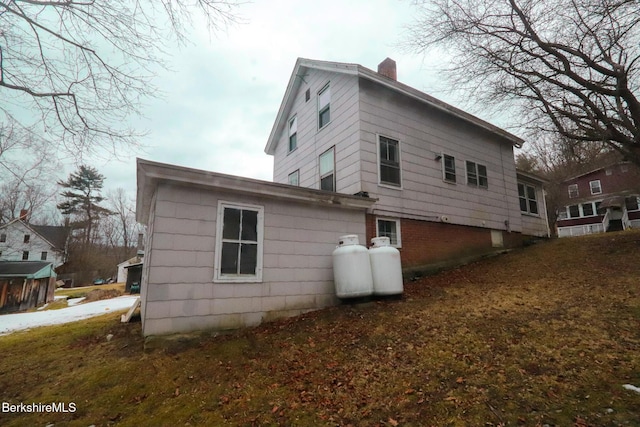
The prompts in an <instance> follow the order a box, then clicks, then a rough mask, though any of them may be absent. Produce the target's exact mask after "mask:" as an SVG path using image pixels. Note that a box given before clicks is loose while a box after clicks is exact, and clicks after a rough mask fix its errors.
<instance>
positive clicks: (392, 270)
mask: <svg viewBox="0 0 640 427" xmlns="http://www.w3.org/2000/svg"><path fill="white" fill-rule="evenodd" d="M369 259H370V261H371V273H372V275H373V293H374V295H397V294H401V293H402V292H403V286H402V264H401V262H400V251H398V250H397V249H396V248H394V247H393V246H391V241H390V240H389V238H388V237H374V238H373V239H371V247H370V248H369Z"/></svg>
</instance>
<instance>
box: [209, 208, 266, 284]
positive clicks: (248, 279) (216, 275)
mask: <svg viewBox="0 0 640 427" xmlns="http://www.w3.org/2000/svg"><path fill="white" fill-rule="evenodd" d="M224 208H232V209H247V210H253V211H257V212H258V224H257V233H258V236H257V240H258V250H257V252H258V253H257V257H256V258H257V259H256V274H255V275H236V276H234V275H226V276H223V275H222V274H221V273H220V263H221V257H222V227H223V225H224V224H223V223H224ZM263 248H264V206H259V205H250V204H245V203H236V202H227V201H224V200H219V201H218V215H217V224H216V252H215V254H214V256H215V261H214V270H213V282H215V283H260V282H262V255H263Z"/></svg>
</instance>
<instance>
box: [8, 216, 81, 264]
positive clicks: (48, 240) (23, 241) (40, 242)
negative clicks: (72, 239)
mask: <svg viewBox="0 0 640 427" xmlns="http://www.w3.org/2000/svg"><path fill="white" fill-rule="evenodd" d="M68 239H69V228H68V227H61V226H49V225H33V224H29V223H27V222H26V221H24V220H22V219H19V218H17V219H14V220H12V221H10V222H8V223H7V224H4V225H2V226H0V260H2V261H49V262H51V263H52V264H53V268H57V267H59V266H61V265H62V264H64V263H65V262H66V257H67V243H68Z"/></svg>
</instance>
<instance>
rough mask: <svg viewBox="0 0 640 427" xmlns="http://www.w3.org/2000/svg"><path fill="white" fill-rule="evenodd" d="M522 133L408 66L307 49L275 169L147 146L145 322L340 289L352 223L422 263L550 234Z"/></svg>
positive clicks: (284, 107) (158, 330) (274, 140)
mask: <svg viewBox="0 0 640 427" xmlns="http://www.w3.org/2000/svg"><path fill="white" fill-rule="evenodd" d="M522 143H523V141H522V140H521V139H520V138H518V137H516V136H514V135H512V134H510V133H508V132H506V131H504V130H502V129H499V128H497V127H495V126H493V125H491V124H489V123H487V122H485V121H483V120H480V119H478V118H477V117H474V116H472V115H470V114H468V113H465V112H464V111H461V110H459V109H457V108H455V107H452V106H450V105H447V104H445V103H443V102H441V101H439V100H437V99H435V98H433V97H431V96H429V95H427V94H424V93H422V92H420V91H418V90H416V89H413V88H410V87H408V86H406V85H403V84H402V83H399V82H398V81H397V80H396V74H395V63H394V62H393V61H391V60H389V59H387V60H385V61H384V62H383V63H382V64H381V67H380V69H379V72H374V71H372V70H369V69H367V68H364V67H362V66H360V65H357V64H342V63H334V62H324V61H313V60H307V59H299V60H298V61H297V63H296V65H295V67H294V70H293V73H292V74H291V78H290V80H289V85H288V87H287V90H286V93H285V95H284V99H283V101H282V104H281V106H280V108H279V111H278V114H277V117H276V121H275V123H274V126H273V130H272V132H271V135H270V136H269V139H268V142H267V146H266V149H265V151H266V152H267V153H268V154H270V155H273V156H274V181H275V182H265V181H258V180H254V179H247V178H240V177H236V176H230V175H223V174H218V173H213V172H207V171H201V170H194V169H189V168H184V167H178V166H173V165H168V164H161V163H155V162H150V161H147V160H140V159H139V160H138V163H137V180H138V190H137V209H136V216H137V220H138V221H139V222H141V223H143V224H146V225H147V230H148V232H147V242H146V244H145V248H146V253H145V263H144V267H143V271H142V285H141V314H142V323H143V333H144V335H155V334H166V333H173V332H183V331H190V330H197V329H206V328H215V329H232V328H238V327H242V326H251V325H257V324H259V323H261V322H263V321H267V320H270V319H275V318H278V317H284V316H291V315H296V314H299V313H302V312H305V311H309V310H315V309H319V308H322V307H326V306H330V305H333V304H336V303H337V302H338V299H337V298H336V296H335V289H334V284H333V270H332V256H331V254H332V252H333V250H334V248H335V246H336V243H337V242H338V239H339V237H340V236H341V235H345V234H355V235H357V236H358V237H359V239H360V243H362V244H366V243H367V242H368V241H369V240H370V238H372V237H375V236H388V237H390V239H391V241H392V243H393V244H394V245H395V246H396V247H398V248H399V250H400V252H401V258H402V263H403V266H404V267H407V268H411V267H416V266H423V265H427V264H432V263H438V262H441V261H444V260H451V259H455V258H459V257H463V256H468V255H478V254H484V253H487V252H489V251H493V250H495V248H496V247H513V246H517V245H520V244H521V243H522V241H523V239H525V238H527V237H529V236H547V235H548V229H547V225H546V218H545V211H546V210H545V209H544V196H543V189H542V184H543V183H542V181H541V180H539V179H538V178H536V177H534V176H530V175H526V174H518V173H517V172H516V168H515V164H514V158H513V147H514V146H516V147H517V146H520V145H521V144H522Z"/></svg>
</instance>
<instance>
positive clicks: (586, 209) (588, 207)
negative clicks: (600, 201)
mask: <svg viewBox="0 0 640 427" xmlns="http://www.w3.org/2000/svg"><path fill="white" fill-rule="evenodd" d="M582 213H583V214H584V216H591V215H593V205H592V204H591V203H584V204H583V205H582Z"/></svg>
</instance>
